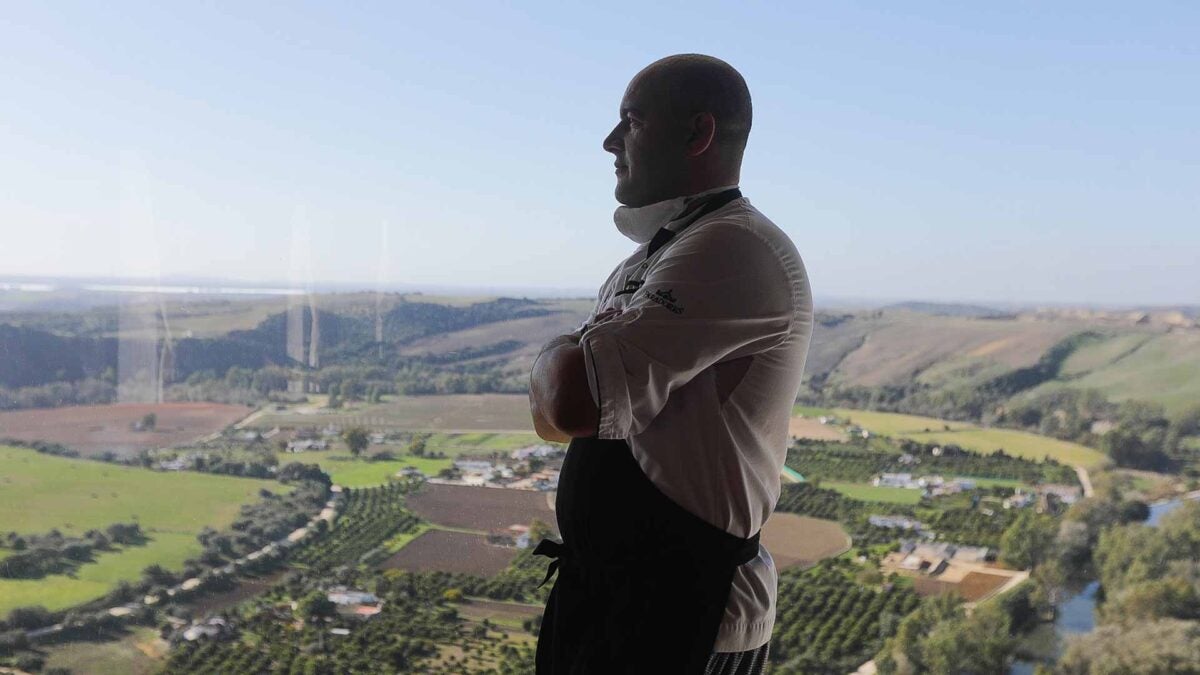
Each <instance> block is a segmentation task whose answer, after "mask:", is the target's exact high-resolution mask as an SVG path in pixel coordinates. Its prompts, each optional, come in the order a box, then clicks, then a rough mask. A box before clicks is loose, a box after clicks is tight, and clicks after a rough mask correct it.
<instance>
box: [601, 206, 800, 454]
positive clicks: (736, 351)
mask: <svg viewBox="0 0 1200 675" xmlns="http://www.w3.org/2000/svg"><path fill="white" fill-rule="evenodd" d="M794 318H795V309H794V303H793V300H792V288H791V284H790V283H789V280H788V277H787V273H786V272H785V270H784V268H783V266H782V264H781V263H780V261H779V258H778V255H777V252H775V251H773V250H772V249H771V247H770V245H769V244H768V242H767V241H766V240H764V239H763V238H761V237H760V236H759V235H758V234H756V233H755V232H754V231H753V230H751V229H750V228H749V227H746V226H744V225H742V224H740V223H738V222H736V221H717V222H711V223H705V224H704V225H703V227H700V228H698V229H697V230H696V231H692V232H685V233H684V234H682V235H680V236H679V237H678V239H677V240H676V241H674V242H672V243H671V244H669V245H668V247H667V248H666V250H665V251H664V252H663V254H662V257H661V258H660V259H659V260H658V261H657V262H656V263H655V264H654V265H653V266H652V267H651V268H650V270H649V271H648V273H647V275H646V282H645V284H644V285H643V286H642V287H641V288H640V289H639V290H638V292H637V294H636V296H635V297H634V298H633V299H632V300H631V302H630V303H629V305H627V307H626V308H625V311H624V312H622V313H621V314H620V315H619V316H618V317H616V318H614V319H612V320H609V321H607V322H604V323H602V324H600V325H597V326H593V327H591V328H589V329H588V330H587V331H586V332H585V333H584V334H583V339H582V341H581V345H582V346H583V348H584V363H585V366H586V368H587V375H588V385H589V387H590V388H591V390H592V393H593V394H594V397H595V399H596V404H597V405H598V406H599V409H600V424H599V430H598V436H599V438H605V439H616V438H629V437H631V436H634V435H637V434H639V433H641V432H642V431H643V430H644V429H646V427H648V426H649V425H650V423H651V422H653V421H654V418H655V417H656V416H657V415H658V413H659V412H660V411H661V410H662V409H663V407H664V406H665V405H666V402H667V397H668V396H670V394H671V392H672V391H674V390H676V389H678V388H679V387H681V386H683V385H685V384H687V383H688V382H689V381H691V379H692V378H693V377H695V376H696V375H697V374H698V373H699V372H701V371H702V370H704V369H705V368H708V367H710V366H712V365H713V364H715V363H719V362H721V361H724V360H729V359H735V358H740V357H742V356H746V355H749V354H755V353H759V352H762V351H766V350H768V349H770V348H772V347H775V346H776V345H779V344H780V343H782V342H783V341H784V340H786V339H787V337H788V335H789V333H790V332H791V327H792V322H793V320H794Z"/></svg>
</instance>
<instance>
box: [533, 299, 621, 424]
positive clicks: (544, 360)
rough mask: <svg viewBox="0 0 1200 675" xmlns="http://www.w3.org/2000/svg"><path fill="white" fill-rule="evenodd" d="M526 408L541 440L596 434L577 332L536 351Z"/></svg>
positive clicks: (595, 418) (594, 410)
mask: <svg viewBox="0 0 1200 675" xmlns="http://www.w3.org/2000/svg"><path fill="white" fill-rule="evenodd" d="M601 314H604V313H603V312H602V313H601ZM607 318H609V317H606V319H607ZM529 409H530V413H531V414H532V416H533V428H534V430H535V431H536V432H537V434H538V436H539V437H541V438H542V439H544V440H547V441H556V442H560V443H566V442H569V441H570V440H571V438H576V437H586V436H593V435H595V434H596V430H597V428H598V426H599V419H600V411H599V409H598V408H597V407H596V403H595V402H594V401H593V400H592V393H591V390H590V388H589V387H588V383H587V368H586V367H585V366H584V363H583V349H582V348H580V346H579V335H578V334H571V335H560V336H559V337H556V338H554V339H553V340H551V341H549V342H547V343H546V345H545V346H544V347H543V348H542V351H541V353H540V354H538V357H537V360H535V361H534V364H533V370H532V372H531V373H530V377H529Z"/></svg>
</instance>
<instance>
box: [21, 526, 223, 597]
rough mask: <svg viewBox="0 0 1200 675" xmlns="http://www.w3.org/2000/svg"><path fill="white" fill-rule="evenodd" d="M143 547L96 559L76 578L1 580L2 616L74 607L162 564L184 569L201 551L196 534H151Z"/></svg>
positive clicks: (106, 554) (55, 577)
mask: <svg viewBox="0 0 1200 675" xmlns="http://www.w3.org/2000/svg"><path fill="white" fill-rule="evenodd" d="M148 537H149V541H148V542H147V543H146V544H144V545H142V546H125V547H119V548H118V549H117V550H115V551H106V552H104V553H101V554H100V555H98V556H96V559H95V561H94V562H91V563H87V564H85V565H83V566H82V567H80V568H79V569H78V570H76V572H75V573H74V575H72V576H65V575H61V574H56V575H52V576H48V577H43V578H41V579H0V615H3V614H7V613H8V611H9V610H11V609H13V608H14V607H25V606H29V605H42V606H43V607H45V608H46V609H49V610H51V611H54V610H59V609H66V608H68V607H73V606H75V605H79V604H82V603H85V602H89V601H91V600H95V599H96V598H98V597H100V596H102V595H104V594H105V593H107V592H108V591H109V590H111V589H112V588H113V586H116V585H117V583H118V582H121V581H136V580H137V579H138V578H139V577H141V575H142V570H144V569H146V568H147V567H149V566H150V565H153V564H159V565H162V566H163V567H165V568H167V569H170V570H179V569H182V568H183V563H184V561H186V560H187V559H188V558H192V557H195V556H197V555H199V554H200V552H201V551H202V548H201V546H200V542H199V541H197V540H196V533H193V532H189V533H175V532H158V531H151V532H149V534H148Z"/></svg>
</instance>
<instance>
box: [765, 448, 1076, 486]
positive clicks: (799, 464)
mask: <svg viewBox="0 0 1200 675" xmlns="http://www.w3.org/2000/svg"><path fill="white" fill-rule="evenodd" d="M898 445H899V448H900V450H901V451H902V452H903V454H905V455H908V457H907V458H904V457H903V456H902V455H901V454H899V453H895V452H889V451H881V450H880V449H879V448H875V447H872V446H871V443H870V442H868V441H866V440H864V439H861V438H858V439H852V440H851V441H850V442H849V443H830V442H828V441H817V440H808V439H800V440H798V441H796V442H795V443H794V444H793V445H792V448H791V449H790V450H789V451H788V455H787V465H788V466H789V467H791V468H792V469H794V470H796V471H798V472H800V473H801V474H802V475H804V476H820V477H821V478H824V479H827V480H844V481H852V482H857V483H865V482H867V481H869V480H870V479H871V478H872V477H873V476H877V475H879V474H881V473H897V472H904V473H914V474H918V475H929V474H938V475H942V476H946V477H949V476H974V477H978V478H1001V479H1010V480H1019V481H1023V482H1026V483H1071V484H1073V483H1075V482H1076V481H1077V479H1076V477H1075V471H1074V470H1073V469H1071V467H1069V466H1064V465H1062V464H1059V463H1058V462H1056V461H1054V460H1046V461H1043V462H1035V461H1032V460H1029V459H1025V458H1022V457H1014V456H1012V455H1008V454H1006V453H1004V452H1003V451H997V452H994V453H992V454H990V455H984V454H980V453H977V452H971V451H968V450H965V449H963V448H960V447H958V446H956V445H935V444H932V443H918V442H916V441H910V440H901V441H899V444H898ZM935 448H936V449H937V454H934V450H935Z"/></svg>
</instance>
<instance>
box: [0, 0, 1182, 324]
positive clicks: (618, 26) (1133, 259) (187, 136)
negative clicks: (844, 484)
mask: <svg viewBox="0 0 1200 675" xmlns="http://www.w3.org/2000/svg"><path fill="white" fill-rule="evenodd" d="M45 4H49V3H45ZM193 4H198V3H193ZM648 4H653V5H654V6H653V7H647V6H645V5H648ZM904 4H905V5H907V6H906V7H904V8H903V9H898V8H897V5H898V3H878V4H875V5H873V6H872V5H866V4H849V3H770V4H765V3H764V4H759V3H736V4H735V3H729V4H720V3H706V2H686V3H684V2H679V3H630V4H623V5H618V4H615V3H606V4H604V5H593V6H590V7H589V6H585V5H579V4H574V3H545V4H540V3H514V5H513V6H510V7H505V6H502V3H484V2H479V3H413V4H411V5H407V6H401V5H399V4H398V3H381V4H378V5H368V4H355V5H353V6H349V5H348V3H321V4H310V5H305V4H301V3H277V4H276V3H224V5H223V6H221V5H218V4H215V3H214V4H212V5H209V6H203V7H201V6H187V7H185V6H184V5H183V4H182V3H154V4H150V3H147V4H144V5H143V4H127V3H119V4H108V3H80V4H77V5H72V4H69V3H53V6H36V5H35V4H34V3H23V4H21V5H10V6H8V7H6V9H5V13H4V14H5V16H4V17H3V18H0V149H2V150H0V227H3V232H4V245H3V246H0V276H22V275H27V276H56V275H65V276H136V277H153V276H156V275H161V276H165V277H171V276H191V277H197V276H202V277H219V278H226V279H236V280H243V281H251V282H272V281H287V280H289V279H293V280H300V281H303V280H315V281H346V282H360V283H362V284H363V285H364V286H370V285H373V284H430V285H438V286H465V287H470V286H493V287H503V286H513V287H553V288H572V289H585V290H590V289H594V288H595V287H597V286H598V285H599V284H600V283H601V282H602V281H603V280H604V278H605V277H606V276H607V274H608V272H609V271H610V270H611V269H612V267H613V266H614V265H615V264H616V263H617V262H618V261H619V260H620V259H621V258H623V257H624V256H625V255H627V254H628V252H629V251H630V249H631V247H632V244H631V243H630V242H629V241H628V240H626V239H624V238H623V237H621V236H620V235H619V234H618V233H617V232H616V230H615V228H614V227H613V225H612V220H611V212H612V209H613V207H614V206H615V205H616V203H615V202H614V200H613V197H612V187H613V175H612V161H611V156H610V155H608V154H607V153H605V152H604V151H603V150H602V149H601V147H600V143H601V139H602V138H603V137H604V136H605V134H607V132H608V131H609V129H610V128H611V127H612V125H613V124H614V123H615V122H616V109H617V104H618V102H619V99H620V96H621V93H622V91H623V90H624V87H625V84H626V83H627V82H628V80H629V78H630V77H631V76H632V75H633V74H634V73H635V72H637V70H638V69H640V68H641V67H642V66H643V65H645V64H646V63H648V62H650V61H652V60H654V59H656V58H659V57H661V56H664V55H667V54H671V53H678V52H703V53H710V54H713V55H716V56H719V57H721V58H724V59H726V60H727V61H729V62H730V63H732V64H733V65H734V66H735V67H737V68H738V69H739V70H741V71H742V73H743V74H744V75H745V77H746V79H747V81H748V83H749V85H750V88H751V92H752V94H753V96H754V103H755V120H754V130H753V132H752V134H751V139H750V147H749V150H748V152H747V157H746V163H745V167H744V171H743V176H742V186H743V189H744V192H745V193H746V195H747V196H748V197H749V198H750V199H751V201H752V202H753V203H754V204H755V205H756V206H758V207H759V208H760V209H761V210H762V211H763V212H764V213H766V214H767V215H768V216H769V217H771V218H772V219H773V220H774V221H775V222H776V223H777V224H778V225H779V226H780V227H782V228H783V229H784V230H786V231H787V232H788V233H789V234H790V235H791V237H792V239H793V240H794V241H795V242H796V245H797V247H798V248H799V249H800V251H801V253H802V255H803V256H804V258H805V261H806V264H807V266H808V269H809V273H810V276H811V278H812V284H813V288H814V292H815V294H816V295H817V297H818V300H820V299H821V298H832V297H866V298H913V299H929V300H973V301H992V302H1002V301H1015V302H1068V303H1069V302H1087V303H1102V304H1135V303H1155V304H1168V303H1196V302H1200V124H1198V123H1197V121H1196V120H1200V87H1198V86H1197V85H1196V82H1197V81H1198V80H1200V40H1197V39H1196V35H1198V34H1200V5H1197V4H1195V3H1184V2H1180V3H1137V4H1136V5H1133V4H1130V3H1124V4H1122V5H1118V4H1107V3H1098V2H1091V3H1074V4H1068V3H1054V7H1052V8H1051V7H1046V6H1044V5H1046V4H1049V3H1029V4H1025V5H1019V4H1016V3H1003V4H1002V5H989V6H985V5H984V4H983V3H945V4H942V5H938V4H916V3H904ZM166 5H170V6H166ZM835 5H836V6H835Z"/></svg>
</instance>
